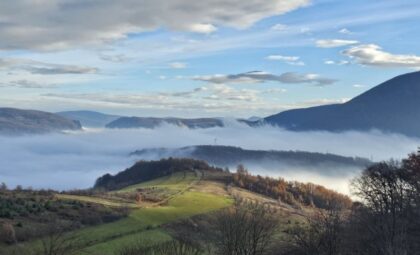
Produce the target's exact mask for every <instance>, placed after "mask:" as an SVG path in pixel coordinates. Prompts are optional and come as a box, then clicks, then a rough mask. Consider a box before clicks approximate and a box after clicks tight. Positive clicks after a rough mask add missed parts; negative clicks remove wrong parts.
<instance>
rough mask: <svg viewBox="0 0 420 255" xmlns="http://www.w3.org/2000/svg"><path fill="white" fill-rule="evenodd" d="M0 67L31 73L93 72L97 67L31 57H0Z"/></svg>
mask: <svg viewBox="0 0 420 255" xmlns="http://www.w3.org/2000/svg"><path fill="white" fill-rule="evenodd" d="M0 69H6V70H24V71H27V72H29V73H31V74H44V75H54V74H95V73H97V72H98V71H99V69H97V68H94V67H87V66H76V65H62V64H52V63H45V62H40V61H35V60H31V59H16V58H13V59H12V58H9V59H2V58H0Z"/></svg>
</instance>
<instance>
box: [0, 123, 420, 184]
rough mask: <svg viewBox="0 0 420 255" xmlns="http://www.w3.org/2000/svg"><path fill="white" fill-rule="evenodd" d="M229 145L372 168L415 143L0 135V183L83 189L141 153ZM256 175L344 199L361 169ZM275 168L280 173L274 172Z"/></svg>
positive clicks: (250, 136)
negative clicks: (348, 159)
mask: <svg viewBox="0 0 420 255" xmlns="http://www.w3.org/2000/svg"><path fill="white" fill-rule="evenodd" d="M205 144H208V145H213V144H217V145H231V146H238V147H242V148H245V149H261V150H301V151H310V152H321V153H326V152H329V153H334V154H339V155H344V156H361V157H367V158H369V159H372V160H374V161H379V160H385V159H390V158H395V159H399V158H402V157H404V156H406V155H407V154H408V153H410V152H413V151H415V150H416V149H417V146H418V145H420V140H419V139H415V138H408V137H405V136H402V135H396V134H383V133H381V132H379V131H372V132H367V133H361V132H345V133H328V132H290V131H285V130H282V129H279V128H274V127H260V128H250V127H248V126H245V125H242V124H239V123H234V122H232V123H229V125H228V126H227V127H225V128H211V129H195V130H189V129H185V128H180V127H174V126H162V127H159V128H157V129H154V130H151V129H136V130H105V129H85V130H84V131H82V132H71V133H65V134H49V135H36V136H20V137H5V136H0V182H5V183H6V184H7V185H8V186H9V187H14V186H16V185H18V184H19V185H22V186H24V187H29V186H31V187H33V188H54V189H59V190H63V189H73V188H87V187H91V186H92V185H93V184H94V181H95V179H96V178H97V177H99V176H101V175H102V174H104V173H116V172H118V171H121V170H124V169H125V168H127V167H129V166H131V165H132V164H133V163H134V162H135V161H136V158H134V157H129V153H130V152H133V151H135V150H138V149H144V148H156V147H167V148H178V147H182V146H190V145H205ZM248 168H249V169H250V170H251V172H253V173H256V174H257V173H258V174H262V175H270V176H275V177H277V176H282V177H285V178H287V179H291V180H299V181H311V182H314V183H320V184H323V185H326V186H328V187H330V188H334V189H336V190H339V191H343V192H347V191H348V189H347V182H348V180H349V179H350V178H352V177H353V176H354V175H356V174H357V173H358V171H359V170H356V169H349V170H348V171H347V170H346V171H340V172H343V174H342V176H341V174H335V175H332V176H325V174H324V175H322V174H320V171H321V169H316V168H312V169H310V168H306V169H287V167H285V166H282V167H280V166H278V167H276V166H273V169H267V168H266V167H264V168H263V167H260V166H258V165H252V166H248ZM279 169H280V170H279Z"/></svg>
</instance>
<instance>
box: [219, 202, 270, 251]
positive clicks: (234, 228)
mask: <svg viewBox="0 0 420 255" xmlns="http://www.w3.org/2000/svg"><path fill="white" fill-rule="evenodd" d="M277 227H278V221H277V219H276V218H275V216H273V212H272V210H271V209H270V208H269V207H267V206H265V205H263V204H259V203H249V202H243V201H236V202H235V205H234V206H233V207H231V208H228V209H225V210H223V211H221V212H220V213H219V214H218V215H217V218H216V228H217V231H218V236H217V246H218V250H219V253H220V254H223V255H263V254H266V252H267V251H268V248H269V246H270V244H271V242H272V241H273V237H274V233H275V231H276V229H277Z"/></svg>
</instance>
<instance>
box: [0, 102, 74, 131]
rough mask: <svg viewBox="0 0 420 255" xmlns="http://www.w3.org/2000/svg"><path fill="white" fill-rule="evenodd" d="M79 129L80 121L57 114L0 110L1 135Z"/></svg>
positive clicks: (9, 109)
mask: <svg viewBox="0 0 420 255" xmlns="http://www.w3.org/2000/svg"><path fill="white" fill-rule="evenodd" d="M79 129H81V125H80V123H79V122H78V121H74V120H69V119H66V118H64V117H62V116H59V115H57V114H53V113H48V112H42V111H34V110H21V109H15V108H0V134H7V135H19V134H42V133H49V132H58V131H64V130H79Z"/></svg>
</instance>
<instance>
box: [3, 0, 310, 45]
mask: <svg viewBox="0 0 420 255" xmlns="http://www.w3.org/2000/svg"><path fill="white" fill-rule="evenodd" d="M308 3H309V0H272V1H266V0H249V1H242V0H226V1H219V0H206V1H194V0H172V1H167V0H119V1H113V0H103V1H93V0H89V1H86V0H73V1H47V0H39V1H24V0H16V1H0V17H1V23H0V48H1V49H34V48H35V49H44V50H54V49H63V48H69V47H77V46H81V45H91V44H102V43H106V42H109V41H113V40H117V39H122V38H126V37H127V35H128V34H129V33H140V32H143V31H151V30H156V29H159V28H167V29H171V30H177V31H189V32H196V33H205V34H208V33H211V32H214V31H216V29H217V27H218V26H228V27H233V28H237V29H243V28H246V27H249V26H250V25H252V24H254V23H255V22H257V21H259V20H261V19H264V18H267V17H270V16H274V15H281V14H284V13H286V12H289V11H292V10H295V9H297V8H300V7H303V6H306V5H307V4H308Z"/></svg>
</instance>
